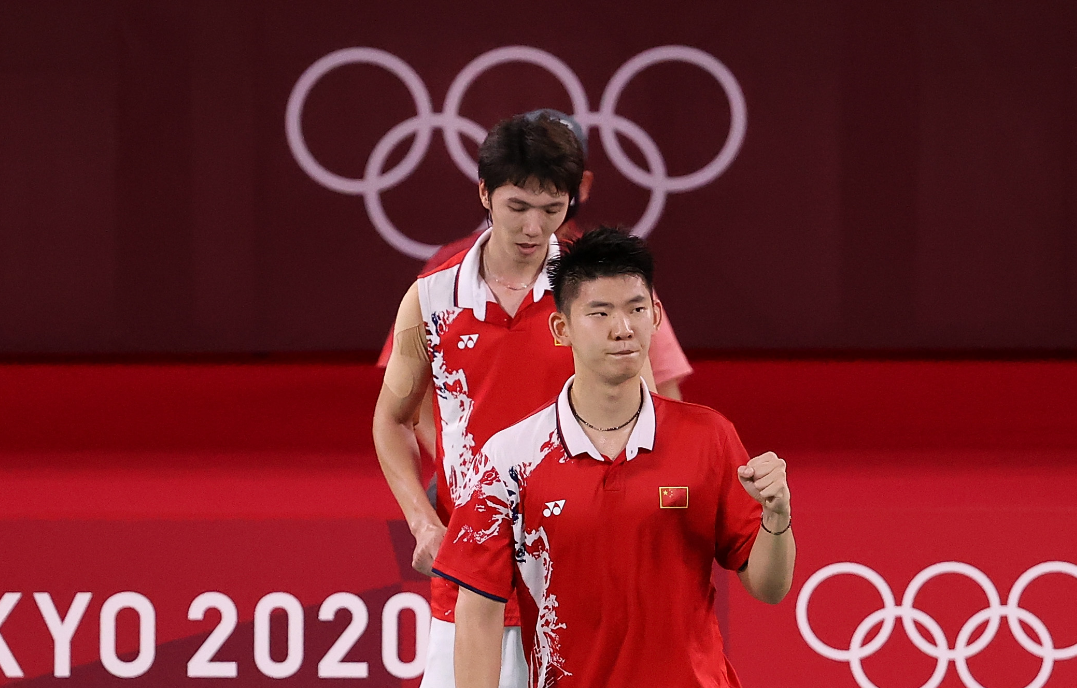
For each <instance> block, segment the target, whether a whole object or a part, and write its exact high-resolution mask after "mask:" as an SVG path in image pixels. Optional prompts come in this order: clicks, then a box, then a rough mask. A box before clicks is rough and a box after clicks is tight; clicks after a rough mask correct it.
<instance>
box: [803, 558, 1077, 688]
mask: <svg viewBox="0 0 1077 688" xmlns="http://www.w3.org/2000/svg"><path fill="white" fill-rule="evenodd" d="M1047 573H1062V574H1066V575H1068V576H1071V577H1073V578H1077V565H1075V564H1071V563H1069V562H1065V561H1048V562H1044V563H1042V564H1037V565H1036V566H1033V567H1032V568H1030V569H1029V570H1028V571H1026V572H1025V573H1023V574H1022V575H1021V577H1020V578H1018V579H1017V582H1015V583H1014V585H1013V588H1012V589H1011V590H1010V594H1009V597H1008V598H1007V600H1006V604H1005V605H1004V604H1002V601H1001V598H1000V597H999V593H998V590H997V589H996V588H995V585H994V583H992V582H991V579H990V578H988V577H987V575H985V574H984V573H983V571H980V570H979V569H977V568H976V567H974V566H970V565H969V564H964V563H961V562H956V561H947V562H942V563H939V564H934V565H932V566H929V567H927V568H926V569H924V570H923V571H921V572H920V573H919V574H917V575H916V577H915V578H913V579H912V581H911V582H910V583H909V587H908V588H906V590H905V594H904V596H902V599H901V604H900V605H897V604H895V603H894V593H893V591H892V590H891V589H890V586H889V585H888V584H887V582H886V580H885V579H884V578H883V577H882V576H880V575H879V574H878V573H877V572H875V571H873V570H872V569H870V568H868V567H867V566H864V565H863V564H856V563H853V562H840V563H837V564H831V565H829V566H825V567H823V568H822V569H820V570H818V571H816V572H815V573H814V574H813V575H812V576H811V577H810V578H809V579H808V580H807V582H806V583H804V587H803V588H802V589H801V591H800V595H799V596H798V597H797V607H796V619H797V627H798V628H799V629H800V634H801V636H803V638H804V640H805V642H807V643H808V646H809V647H811V648H812V649H813V650H815V651H816V652H817V653H819V654H820V655H822V656H823V657H826V658H827V659H832V660H835V661H839V662H848V663H849V668H850V670H851V671H852V674H853V678H854V679H855V680H856V683H857V685H858V686H860V688H878V686H876V685H875V684H874V683H873V682H872V681H871V679H869V678H868V676H867V674H866V673H865V672H864V667H863V661H864V659H866V658H867V657H870V656H871V655H873V654H875V653H876V652H877V651H878V650H879V649H880V648H881V647H882V646H883V645H884V644H886V642H887V641H888V640H889V639H890V634H891V633H892V632H893V630H894V622H895V620H897V619H898V618H900V619H901V624H902V627H903V628H904V630H905V634H906V635H907V636H908V637H909V639H910V640H911V641H912V643H913V645H915V646H916V647H917V649H919V650H920V651H921V652H923V653H924V654H926V655H927V656H929V657H932V658H934V659H935V660H936V665H935V671H934V672H932V674H931V677H930V678H929V679H928V680H927V682H926V683H924V684H923V685H922V686H921V688H938V686H939V685H941V684H942V681H943V679H944V678H945V676H946V670H947V668H948V667H949V665H950V662H953V663H954V665H955V666H956V668H957V673H958V676H960V677H961V681H962V682H963V683H964V685H965V686H966V688H984V686H983V685H982V684H981V683H980V682H979V681H977V680H976V678H975V677H974V676H973V675H972V672H971V671H970V670H969V666H968V660H969V658H971V657H974V656H975V655H977V654H979V653H980V652H982V651H983V650H984V648H986V647H987V646H988V645H990V644H991V642H992V641H993V640H994V639H995V634H996V633H997V632H998V629H999V626H1000V625H1001V621H1002V617H1006V622H1007V623H1008V624H1009V627H1010V632H1011V633H1012V634H1013V637H1014V638H1015V639H1016V640H1017V642H1018V644H1020V645H1021V647H1023V648H1024V649H1025V650H1026V651H1028V652H1029V653H1030V654H1032V655H1034V656H1036V657H1038V658H1039V659H1040V660H1041V664H1040V670H1039V672H1038V673H1037V674H1036V677H1035V678H1034V679H1032V682H1031V683H1029V684H1028V685H1027V686H1025V688H1043V686H1045V685H1046V684H1047V680H1048V679H1049V678H1050V677H1051V672H1052V670H1053V669H1054V664H1055V662H1057V661H1060V660H1066V659H1072V658H1073V657H1077V643H1074V644H1073V645H1070V646H1069V647H1063V648H1056V647H1055V645H1054V639H1053V638H1052V637H1051V633H1050V631H1048V629H1047V626H1046V625H1045V624H1044V623H1043V621H1042V620H1041V619H1040V618H1039V617H1037V616H1036V615H1035V614H1033V613H1032V612H1030V611H1028V610H1027V609H1024V608H1023V607H1021V606H1020V602H1021V595H1022V594H1023V593H1024V591H1025V588H1027V587H1028V586H1029V584H1030V583H1032V581H1034V580H1036V579H1037V578H1039V577H1040V576H1042V575H1044V574H1047ZM944 574H958V575H962V576H966V577H968V578H970V579H971V580H973V581H974V582H975V583H976V584H978V585H979V586H980V587H981V588H982V589H983V591H984V594H985V595H986V596H987V603H988V606H987V607H986V608H985V609H983V610H981V611H979V612H977V613H976V614H973V615H972V617H971V618H969V620H968V621H966V622H965V624H964V625H963V626H962V627H961V631H960V632H959V633H958V635H957V640H956V641H955V643H954V647H953V648H951V647H950V645H949V643H948V641H947V640H946V635H945V633H944V632H943V630H942V627H941V626H939V623H938V622H937V621H936V620H935V619H934V618H932V617H931V616H930V615H929V614H927V613H926V612H924V611H922V610H920V609H917V608H916V606H915V604H916V595H917V594H918V593H919V592H920V589H921V588H922V587H923V586H924V584H925V583H927V582H928V581H929V580H931V579H932V578H935V577H936V576H940V575H944ZM841 575H853V576H859V577H861V578H863V579H864V580H866V581H868V582H869V583H871V584H872V585H873V586H875V589H876V590H878V592H879V596H880V597H881V598H882V602H883V605H882V609H879V610H877V611H875V612H872V613H871V614H869V615H868V616H867V618H865V619H864V620H863V621H861V622H860V625H858V626H857V627H856V630H855V631H854V632H853V636H852V639H851V640H850V641H849V649H847V650H841V649H839V648H836V647H831V646H830V645H827V644H826V643H824V642H823V641H822V640H820V639H819V636H817V635H816V634H815V631H814V630H813V629H812V627H811V623H810V622H809V621H808V602H809V601H810V599H811V596H812V593H814V592H815V589H816V588H818V587H819V585H820V584H822V583H823V582H824V581H826V580H828V579H830V578H833V577H834V576H841ZM1021 622H1024V623H1026V624H1028V626H1029V627H1030V628H1031V629H1032V630H1033V631H1034V632H1035V634H1036V636H1037V638H1038V640H1039V642H1036V641H1034V640H1033V639H1032V638H1030V637H1029V636H1028V634H1027V633H1026V632H1025V630H1024V629H1023V628H1022V627H1021ZM880 624H881V625H882V628H880V629H879V633H878V634H877V635H876V636H875V638H874V639H872V641H871V642H870V643H867V644H866V645H865V644H864V639H865V638H866V637H867V636H868V634H869V633H870V632H871V631H872V630H873V629H874V628H875V627H876V626H879V625H880ZM916 624H920V625H922V626H923V627H924V628H926V629H927V630H928V632H929V633H930V634H931V636H932V639H933V642H932V641H929V640H927V639H926V638H924V636H923V635H922V634H921V633H920V630H919V629H918V628H917V627H916ZM985 625H986V628H985V629H984V631H983V633H982V634H981V635H980V637H979V639H977V640H976V641H975V642H973V643H971V644H970V642H969V640H970V639H971V638H972V635H973V633H975V632H976V631H977V630H978V629H979V628H980V627H982V626H985Z"/></svg>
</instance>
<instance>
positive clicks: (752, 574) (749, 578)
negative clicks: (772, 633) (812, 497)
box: [741, 512, 797, 604]
mask: <svg viewBox="0 0 1077 688" xmlns="http://www.w3.org/2000/svg"><path fill="white" fill-rule="evenodd" d="M763 519H764V521H763V522H764V523H765V524H766V526H767V528H769V529H770V530H771V531H773V532H774V533H778V532H780V531H781V530H782V529H784V528H785V527H786V526H787V525H788V524H789V516H788V515H787V514H783V515H777V514H767V513H765V512H764V516H763ZM796 556H797V546H796V541H795V540H794V539H793V531H792V529H789V530H787V531H785V532H784V533H781V534H780V535H774V534H772V533H768V532H767V531H766V530H764V529H763V528H760V529H759V535H758V537H756V540H755V544H754V545H753V546H752V551H751V554H749V556H748V568H747V570H746V571H744V572H743V573H742V574H741V581H742V582H743V583H744V587H745V588H747V590H748V592H749V593H751V595H752V596H753V597H755V598H756V599H757V600H760V601H762V602H767V603H769V604H777V603H779V602H781V601H782V599H783V598H784V597H785V595H786V593H788V592H789V588H790V587H791V586H792V584H793V564H794V562H795V561H796Z"/></svg>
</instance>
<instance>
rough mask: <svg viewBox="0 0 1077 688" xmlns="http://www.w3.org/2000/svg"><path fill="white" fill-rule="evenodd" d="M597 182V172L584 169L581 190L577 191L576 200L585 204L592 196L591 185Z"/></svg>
mask: <svg viewBox="0 0 1077 688" xmlns="http://www.w3.org/2000/svg"><path fill="white" fill-rule="evenodd" d="M594 183H595V173H594V172H592V171H591V170H584V171H583V179H581V180H580V188H579V191H577V192H576V202H577V203H578V204H581V205H582V204H584V203H586V202H587V199H588V198H590V197H591V186H592V185H593V184H594Z"/></svg>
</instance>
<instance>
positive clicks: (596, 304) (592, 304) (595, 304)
mask: <svg viewBox="0 0 1077 688" xmlns="http://www.w3.org/2000/svg"><path fill="white" fill-rule="evenodd" d="M646 300H647V297H646V296H644V295H642V294H638V295H636V296H633V297H632V298H630V299H629V300H628V301H625V303H626V304H636V303H643V302H644V301H646ZM587 307H588V308H613V304H612V303H610V302H609V301H588V302H587Z"/></svg>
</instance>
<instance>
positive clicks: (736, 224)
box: [0, 0, 1077, 354]
mask: <svg viewBox="0 0 1077 688" xmlns="http://www.w3.org/2000/svg"><path fill="white" fill-rule="evenodd" d="M1075 37H1077V11H1075V10H1074V7H1073V3H1070V2H1063V1H1062V0H1050V1H1047V2H1038V3H1035V5H1032V4H1029V3H1022V2H1014V1H1009V0H990V1H989V2H973V3H970V2H964V3H962V2H959V3H943V4H939V3H911V4H910V3H908V2H897V1H886V2H875V3H866V4H865V3H862V2H851V1H843V0H830V1H827V0H812V1H811V2H800V3H794V4H789V3H750V4H747V5H746V4H744V3H732V2H673V3H663V4H662V5H661V10H660V11H659V9H658V8H657V6H653V5H651V4H640V5H639V6H637V7H626V6H625V5H624V3H605V2H595V3H582V4H581V3H576V2H562V1H561V0H552V1H551V2H547V3H545V4H543V5H542V7H541V10H540V9H538V8H536V7H534V6H532V5H513V4H511V3H500V4H498V5H496V6H487V5H482V4H475V3H470V4H469V3H464V4H459V3H456V4H446V3H432V2H395V3H356V2H344V1H342V0H337V1H332V2H319V3H313V4H312V3H308V2H298V1H285V0H279V1H275V2H253V1H250V0H225V1H220V0H212V1H211V0H197V1H193V2H186V3H180V4H177V3H174V2H167V1H163V0H162V1H149V2H143V1H137V2H136V1H127V0H112V1H108V0H95V1H94V2H61V1H54V2H34V3H30V2H6V3H3V4H2V5H0V352H2V353H7V354H20V353H102V352H104V353H125V352H147V351H150V352H176V351H180V352H184V351H211V352H212V351H217V352H221V351H224V352H260V351H311V350H318V351H326V350H357V349H358V350H362V349H368V350H373V349H376V348H377V347H378V346H379V344H380V341H381V337H382V333H383V331H384V330H385V329H386V327H387V326H388V323H389V322H390V320H391V317H392V313H393V309H394V307H395V304H396V301H397V299H398V298H399V296H401V295H402V294H403V292H404V290H405V289H406V287H407V285H408V283H409V280H410V279H411V278H412V277H413V275H414V273H415V272H416V270H417V268H418V266H419V261H417V260H415V259H414V258H410V257H408V256H406V255H404V254H401V253H400V252H398V251H397V250H396V249H394V248H392V247H391V246H390V245H389V244H387V243H386V242H385V241H383V240H382V239H381V237H380V236H379V234H378V233H377V232H376V231H375V225H374V223H373V222H372V220H371V219H370V215H369V212H368V208H367V207H366V202H367V201H369V200H370V199H369V196H368V197H364V196H361V195H354V194H351V195H350V194H347V193H341V192H338V191H336V190H333V189H331V188H327V187H326V186H323V185H321V184H319V183H318V182H317V181H316V180H315V179H314V178H313V177H312V176H310V175H309V174H308V173H307V172H306V171H304V169H303V168H302V167H301V166H300V164H299V163H298V162H297V157H296V155H295V154H294V153H293V150H292V149H291V148H290V147H289V145H288V140H287V137H286V133H285V119H286V109H287V104H288V101H289V96H290V94H291V93H292V91H293V88H294V87H295V86H296V84H297V82H298V81H299V79H300V77H301V75H303V74H304V72H305V70H307V69H308V68H309V67H311V66H312V65H314V64H315V63H316V61H318V60H319V59H321V58H323V57H324V56H326V55H329V54H330V53H332V52H334V51H337V50H340V49H344V48H350V47H365V48H375V49H378V50H382V51H385V52H386V53H388V54H391V55H392V56H395V57H396V58H399V59H400V60H402V61H403V62H404V63H406V64H407V65H409V66H410V67H411V68H413V69H414V70H415V74H416V75H417V78H418V80H419V81H420V82H421V83H422V84H423V85H424V86H425V88H426V89H427V90H428V91H429V94H430V102H431V107H432V112H434V113H439V112H442V111H443V109H444V104H445V100H446V96H447V92H448V90H449V87H450V84H451V83H452V82H453V80H454V79H455V78H457V76H458V75H459V74H460V72H461V70H463V69H464V68H465V66H466V65H468V63H469V62H471V61H472V60H473V59H475V58H477V57H478V56H480V55H482V54H484V53H486V52H487V51H490V50H493V49H496V48H499V47H503V46H512V45H523V46H531V47H534V48H538V49H541V50H544V51H547V52H548V53H550V54H551V55H553V56H555V57H557V58H559V59H560V60H562V61H563V62H564V63H565V65H567V66H568V68H569V69H570V70H571V72H572V73H573V74H575V75H576V76H577V77H578V78H579V81H580V84H581V85H582V89H583V93H585V95H586V97H587V99H588V104H587V109H588V110H589V111H590V112H591V113H594V112H596V111H598V110H599V109H600V108H599V105H600V100H601V96H602V94H603V92H604V90H605V89H606V86H607V84H608V83H609V82H610V80H611V77H612V76H613V75H614V74H615V73H616V72H617V70H618V69H619V68H621V67H622V66H623V65H625V64H626V62H627V61H629V60H630V59H631V58H633V56H636V55H639V54H640V53H642V52H643V51H646V50H649V49H651V48H654V47H656V46H663V45H683V46H690V47H692V48H695V49H698V50H700V51H702V52H703V53H706V54H707V55H709V56H710V57H711V58H712V59H714V60H717V61H720V63H721V64H722V65H724V66H725V67H726V68H727V69H728V70H729V75H731V78H732V80H733V83H735V84H736V86H737V88H739V89H740V91H741V93H742V94H743V99H744V101H743V102H744V110H743V113H744V115H745V120H744V121H745V122H746V129H745V131H744V137H743V141H742V142H741V143H740V145H739V146H738V147H735V151H733V152H735V153H736V155H735V157H734V158H733V159H732V161H731V162H730V163H729V164H728V166H727V167H726V168H725V170H724V172H723V173H722V174H720V175H719V176H717V177H716V178H713V179H712V180H710V181H708V182H707V183H705V184H703V185H701V186H699V187H698V188H694V189H691V190H685V191H683V192H680V193H670V194H669V196H668V197H667V198H666V199H665V204H664V207H663V210H662V213H661V215H660V217H659V218H658V219H657V222H656V223H655V226H654V231H653V233H652V234H651V243H652V245H653V247H654V249H655V252H656V253H657V255H658V259H659V284H660V289H661V292H662V294H663V295H664V297H665V300H666V301H667V305H668V306H669V309H670V312H671V313H672V316H673V319H674V321H675V322H676V324H677V326H678V332H679V333H680V335H681V337H682V340H683V342H684V344H685V345H686V346H687V347H688V348H697V349H699V348H703V349H727V350H728V349H752V350H759V349H763V350H766V349H771V350H773V349H782V350H786V349H818V348H839V349H858V350H863V349H876V348H887V349H895V348H897V349H912V350H925V349H930V350H939V349H958V350H969V349H977V350H982V349H985V348H986V349H992V350H1000V349H1006V350H1015V349H1016V350H1022V351H1032V352H1043V351H1052V350H1058V349H1069V350H1072V349H1073V348H1074V347H1075V346H1077V238H1075V237H1077V232H1075V230H1074V207H1075V200H1077V196H1075V193H1077V186H1075V179H1077V175H1075V160H1077V158H1075V153H1077V148H1075V146H1077V141H1075V138H1074V135H1073V132H1074V130H1075V125H1077V108H1075V103H1077V100H1075V98H1077V83H1075V79H1077V77H1075V76H1074V75H1075V74H1077V72H1074V70H1073V69H1072V62H1073V54H1074V51H1075V49H1077V45H1075V41H1077V38H1075ZM617 94H618V95H619V100H618V103H617V106H616V112H617V113H618V114H619V115H621V116H623V118H624V122H622V129H621V131H622V136H621V141H622V145H624V147H625V148H626V150H627V155H628V156H629V157H630V158H632V159H633V160H635V161H636V163H635V164H636V165H637V166H640V167H645V166H647V164H649V163H647V162H646V155H645V154H646V152H647V151H646V150H637V145H636V144H633V143H632V136H628V135H627V134H630V133H631V132H630V131H629V129H631V128H632V126H638V127H639V128H641V129H642V131H643V132H645V133H646V134H647V137H648V138H646V139H643V138H639V137H638V136H637V138H636V139H635V140H636V141H643V144H642V145H644V148H647V147H648V146H649V144H647V141H650V140H653V142H654V148H653V149H651V150H652V153H653V152H654V151H657V152H658V154H659V155H660V156H661V161H662V163H663V164H664V165H665V167H666V168H667V170H668V173H669V174H670V175H672V176H675V177H676V176H683V175H687V174H690V173H692V172H694V171H696V170H698V169H700V168H701V167H703V166H704V165H706V164H707V163H708V162H709V161H710V160H711V159H712V158H714V156H715V155H717V154H718V151H719V149H721V147H722V145H723V142H724V141H725V140H726V137H727V135H728V133H729V131H730V126H731V121H732V119H733V114H734V111H735V110H736V109H737V108H735V107H734V103H733V100H731V98H730V97H729V95H728V94H727V92H726V90H723V88H722V87H721V86H720V84H719V82H718V81H716V80H715V79H714V78H712V77H711V76H710V75H708V73H707V72H706V71H705V70H703V69H701V68H699V67H697V66H693V65H691V64H686V63H678V62H661V63H659V64H655V65H653V66H651V67H648V68H647V69H644V70H642V71H641V72H640V73H639V74H638V75H637V76H635V77H634V78H633V79H631V80H630V81H629V82H628V83H626V84H624V86H623V88H622V89H621V90H620V91H617ZM539 106H554V107H558V108H562V109H565V110H570V111H571V110H573V109H574V108H573V105H572V102H571V101H570V99H569V96H568V95H567V94H566V92H565V89H564V87H563V86H562V85H561V84H560V83H559V82H558V80H557V79H555V78H554V77H553V76H552V75H551V74H549V73H548V72H546V71H544V70H543V69H540V68H539V67H536V66H534V65H527V64H510V65H502V66H498V67H495V68H492V69H490V70H488V71H486V72H483V73H482V74H480V75H479V76H477V78H476V80H475V82H474V84H473V85H472V86H471V87H470V88H469V89H468V90H467V91H466V92H465V93H464V94H463V98H462V101H461V106H460V112H461V113H462V115H464V116H465V117H467V118H469V119H470V120H472V121H473V122H475V123H477V124H476V126H478V127H479V128H486V127H489V126H490V125H491V124H493V123H494V122H495V121H496V120H497V119H499V118H501V117H504V116H506V115H509V114H511V113H514V112H519V111H524V110H527V109H531V108H534V107H539ZM415 112H416V110H415V105H414V104H413V102H412V99H411V98H410V97H409V95H408V91H407V89H406V88H405V86H404V84H403V83H402V82H401V81H400V80H399V79H398V78H397V77H395V76H393V75H392V74H390V72H388V71H386V70H385V69H382V68H380V67H376V66H373V65H359V64H352V65H345V66H341V67H339V68H337V69H334V70H332V71H330V72H329V73H327V74H326V75H324V77H323V78H321V79H320V80H318V81H317V83H316V84H314V85H313V87H312V88H311V90H310V92H309V96H308V97H307V98H306V100H305V106H304V109H303V115H302V131H303V132H304V137H305V141H306V143H307V145H308V146H309V149H310V151H311V153H312V155H313V156H314V157H315V158H316V159H317V160H318V161H319V162H320V163H321V164H322V165H324V166H325V167H326V168H327V169H329V170H332V171H333V172H335V173H336V174H339V175H342V176H346V177H352V178H362V177H364V173H365V171H366V167H367V164H368V161H369V160H370V158H371V154H372V152H373V151H374V149H375V146H376V145H377V144H378V143H379V141H382V139H383V137H384V136H385V134H386V133H387V132H389V131H390V130H391V129H392V128H393V127H394V126H395V125H397V124H399V123H401V122H404V121H405V120H407V119H408V118H409V117H411V116H413V115H414V114H415ZM577 114H581V115H582V116H586V115H587V114H588V113H587V112H582V113H577ZM446 122H448V123H449V124H450V125H451V124H452V122H449V121H448V120H446V121H443V122H442V124H445V123H446ZM625 122H627V124H625ZM633 131H635V130H633ZM433 136H434V137H433V140H432V141H431V143H430V146H429V150H428V151H427V152H426V154H425V155H424V156H422V157H421V158H419V159H417V160H416V161H414V162H415V163H416V164H415V167H414V170H413V171H412V173H411V174H410V176H407V177H406V178H404V179H401V180H399V183H398V184H396V185H395V186H392V187H391V188H387V189H385V190H384V192H383V193H381V194H380V198H381V201H382V203H383V205H384V208H385V213H386V217H387V218H389V219H390V220H391V222H392V223H393V224H394V225H395V226H396V227H397V228H399V229H400V230H401V231H402V232H404V233H405V234H407V235H408V236H410V237H413V238H415V239H417V240H420V241H424V242H430V243H440V242H442V241H445V240H447V239H450V238H454V237H456V236H459V235H461V234H464V233H466V232H468V231H470V230H471V229H472V228H474V227H475V226H477V225H478V224H479V222H480V221H481V219H482V213H481V209H480V206H479V204H478V203H477V202H476V201H475V191H474V188H473V184H472V182H471V181H470V180H469V179H468V178H467V177H466V176H465V175H464V174H463V173H462V172H461V171H460V170H458V169H457V166H456V165H455V164H454V163H453V161H452V159H451V158H450V156H449V153H448V152H447V149H446V146H445V143H444V142H443V141H442V139H441V131H440V130H435V131H434V132H433ZM464 138H465V142H466V144H465V147H468V146H472V144H471V143H470V141H467V136H465V137H464ZM591 138H592V145H591V151H592V153H591V165H592V167H593V169H594V171H595V173H596V177H597V183H596V187H595V191H594V199H593V201H592V202H591V203H590V204H588V206H587V207H586V208H585V209H584V212H583V215H582V217H583V219H584V221H585V222H587V223H595V222H612V223H625V224H628V225H632V224H635V223H636V222H637V221H638V220H639V219H640V217H641V216H642V215H643V213H644V210H645V208H646V207H647V204H648V202H649V199H650V197H651V193H650V191H648V190H647V188H644V187H641V186H640V185H639V183H644V182H646V180H644V182H640V181H639V180H638V179H637V181H635V182H634V181H632V179H630V178H629V177H628V176H626V173H625V171H624V170H625V165H624V164H623V163H622V164H621V165H620V166H618V165H617V164H615V161H614V159H613V158H612V157H611V152H610V150H609V149H608V147H607V145H606V144H604V143H603V142H602V141H600V140H599V139H600V138H601V137H600V136H599V129H598V128H592V129H591ZM409 145H410V143H409V141H408V140H407V139H404V140H403V141H401V144H400V145H399V146H397V147H396V150H395V151H393V152H392V153H391V154H390V155H388V161H387V163H386V165H385V166H386V167H393V166H395V165H396V163H397V162H398V161H399V160H400V159H401V158H402V157H403V156H404V153H405V151H406V150H407V149H408V146H409ZM652 162H653V160H652ZM644 176H646V175H644ZM637 182H639V183H637ZM646 185H647V184H646V183H644V186H646Z"/></svg>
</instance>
